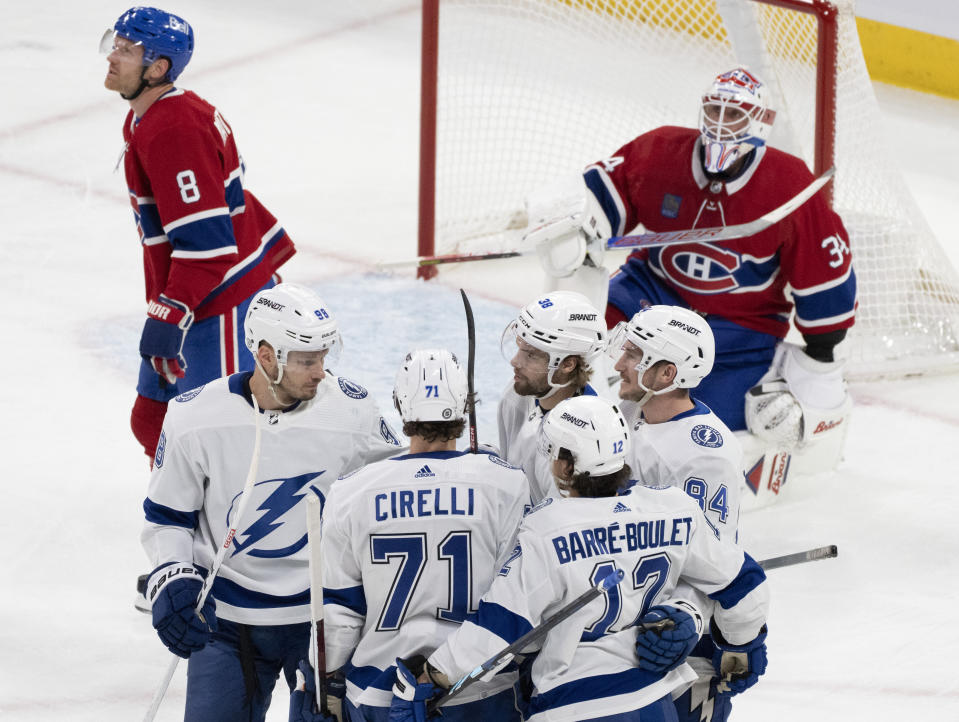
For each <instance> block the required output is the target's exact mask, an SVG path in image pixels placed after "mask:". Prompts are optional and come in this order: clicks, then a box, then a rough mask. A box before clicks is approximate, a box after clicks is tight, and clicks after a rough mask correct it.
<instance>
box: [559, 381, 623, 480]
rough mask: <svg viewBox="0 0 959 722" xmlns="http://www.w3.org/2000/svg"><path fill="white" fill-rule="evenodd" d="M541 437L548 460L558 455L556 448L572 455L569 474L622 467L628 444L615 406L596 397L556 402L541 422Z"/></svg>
mask: <svg viewBox="0 0 959 722" xmlns="http://www.w3.org/2000/svg"><path fill="white" fill-rule="evenodd" d="M543 437H544V441H545V444H546V448H545V449H544V450H545V451H546V452H547V453H548V454H549V457H550V459H551V460H553V461H555V460H556V459H558V458H559V452H560V449H567V450H568V451H569V452H570V453H571V454H572V455H573V474H583V473H588V474H590V475H592V476H605V475H607V474H613V473H615V472H617V471H619V470H620V469H622V468H623V466H625V464H626V457H627V455H628V454H629V452H630V447H631V442H630V438H629V426H628V425H627V423H626V419H625V418H624V417H623V414H622V412H621V411H620V410H619V407H617V406H616V405H615V404H613V403H612V402H610V401H608V400H607V399H604V398H601V397H599V396H574V397H573V398H571V399H566V400H565V401H561V402H559V403H558V404H557V405H556V408H554V409H553V410H552V411H550V412H549V414H548V415H547V416H546V420H545V421H544V422H543Z"/></svg>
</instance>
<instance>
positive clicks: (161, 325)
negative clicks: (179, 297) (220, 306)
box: [140, 294, 193, 384]
mask: <svg viewBox="0 0 959 722" xmlns="http://www.w3.org/2000/svg"><path fill="white" fill-rule="evenodd" d="M192 325H193V312H192V311H191V310H190V309H189V308H187V306H186V305H185V304H183V303H180V302H179V301H175V300H173V299H172V298H167V297H166V296H164V295H162V294H161V295H160V297H159V298H158V299H157V300H156V301H150V303H149V304H148V305H147V320H146V323H145V324H144V325H143V333H142V334H141V335H140V355H141V356H142V357H143V358H145V359H146V360H147V361H149V362H150V364H151V365H152V366H153V370H154V371H156V372H157V374H159V375H160V377H161V378H163V379H164V380H165V381H166V382H167V383H169V384H175V383H176V381H177V379H182V378H183V377H184V375H185V374H186V359H185V358H184V357H183V341H184V340H185V339H186V333H187V331H189V330H190V326H192Z"/></svg>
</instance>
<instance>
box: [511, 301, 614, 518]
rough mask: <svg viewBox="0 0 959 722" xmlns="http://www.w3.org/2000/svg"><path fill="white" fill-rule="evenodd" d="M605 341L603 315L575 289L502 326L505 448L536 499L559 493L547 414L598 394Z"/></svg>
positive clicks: (527, 309) (537, 303) (529, 308)
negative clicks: (547, 445)
mask: <svg viewBox="0 0 959 722" xmlns="http://www.w3.org/2000/svg"><path fill="white" fill-rule="evenodd" d="M605 342H606V322H605V321H604V320H603V315H602V314H601V313H600V312H599V311H597V310H596V308H595V307H594V306H593V305H592V304H591V303H590V302H589V301H588V300H587V299H586V297H585V296H583V295H581V294H579V293H575V292H573V291H555V292H553V293H549V294H546V295H544V296H541V297H539V298H537V299H536V300H535V301H532V302H531V303H529V304H527V305H526V306H525V307H524V308H523V309H522V310H521V311H520V314H519V316H517V318H516V319H515V320H514V321H512V322H511V323H510V324H509V325H508V326H507V327H506V329H505V331H504V332H503V337H502V339H501V341H500V346H501V349H502V352H503V357H504V358H505V359H507V360H509V362H510V365H511V366H512V367H513V382H512V383H511V384H510V385H509V386H507V387H506V390H505V391H504V392H503V396H502V398H501V400H500V402H499V408H498V420H499V443H500V453H501V454H502V456H503V458H504V459H506V460H507V461H508V462H509V463H510V464H512V465H513V466H518V467H520V468H521V469H523V471H525V472H526V476H527V478H528V479H529V483H530V489H531V490H532V496H533V503H534V504H538V503H539V502H540V501H541V500H542V499H544V498H545V497H547V496H556V486H555V484H554V483H553V475H552V473H551V472H550V463H549V459H548V458H547V456H546V455H545V454H543V452H542V451H541V449H540V447H541V445H542V443H541V433H540V428H541V426H542V424H543V421H544V419H545V418H546V416H547V415H548V414H549V412H550V409H552V408H554V407H555V406H556V405H557V404H558V403H560V402H561V401H563V400H564V399H568V398H571V397H573V396H578V395H581V394H584V395H595V394H596V391H595V390H594V388H593V387H592V386H590V384H589V380H590V377H591V375H592V372H593V366H594V364H595V363H596V361H597V360H598V359H599V358H600V356H601V355H602V351H603V349H604V348H605Z"/></svg>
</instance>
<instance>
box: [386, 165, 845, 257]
mask: <svg viewBox="0 0 959 722" xmlns="http://www.w3.org/2000/svg"><path fill="white" fill-rule="evenodd" d="M835 174H836V169H835V168H830V169H829V170H827V171H826V172H825V173H823V174H822V175H821V176H819V177H818V178H816V179H815V180H814V181H813V182H812V183H810V184H809V185H808V186H806V187H805V188H803V189H802V190H801V191H800V192H799V193H797V194H796V195H795V196H793V197H792V198H790V199H789V200H788V201H786V202H785V203H783V204H782V205H781V206H779V207H778V208H774V209H773V210H771V211H769V212H768V213H765V214H764V215H762V216H760V217H759V218H757V219H756V220H754V221H749V222H748V223H740V224H737V225H733V226H714V227H711V228H690V229H687V230H682V231H648V232H645V233H637V234H632V235H628V236H613V237H612V238H610V239H608V240H607V241H606V248H607V249H612V248H654V247H659V246H670V245H673V244H678V243H709V242H712V241H729V240H733V239H735V238H745V237H747V236H752V235H755V234H756V233H760V232H761V231H764V230H766V229H767V228H769V227H770V226H773V225H775V224H776V223H779V222H780V221H781V220H783V219H784V218H786V217H787V216H789V215H790V214H791V213H792V212H793V211H795V210H796V209H797V208H799V207H800V206H801V205H803V204H804V203H805V202H806V201H808V200H809V199H810V198H812V197H813V196H814V195H816V193H818V192H819V191H820V190H822V188H823V186H825V185H826V184H827V183H828V182H829V181H830V180H831V179H832V177H833V176H834V175H835ZM557 220H558V219H557ZM535 253H536V249H535V248H528V249H523V250H517V251H491V252H488V253H484V252H478V253H449V254H445V255H440V256H420V257H419V258H415V259H411V260H404V261H390V262H385V263H381V264H379V265H380V268H383V269H390V268H402V267H408V266H417V267H423V266H436V265H439V264H443V263H467V262H470V261H493V260H496V259H500V258H516V257H517V256H529V255H533V254H535Z"/></svg>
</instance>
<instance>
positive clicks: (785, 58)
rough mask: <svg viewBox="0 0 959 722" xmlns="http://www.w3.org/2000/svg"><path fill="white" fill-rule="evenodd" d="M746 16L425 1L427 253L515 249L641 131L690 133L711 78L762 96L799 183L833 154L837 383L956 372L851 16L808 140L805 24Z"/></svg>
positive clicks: (689, 6)
mask: <svg viewBox="0 0 959 722" xmlns="http://www.w3.org/2000/svg"><path fill="white" fill-rule="evenodd" d="M768 2H769V3H772V4H767V2H763V0H759V1H758V2H751V1H749V0H621V1H616V0H442V1H441V2H440V6H439V8H440V11H439V51H438V68H439V71H438V73H439V80H438V83H437V96H438V100H437V106H436V107H437V151H436V176H435V180H436V227H435V247H436V252H437V253H449V252H454V251H456V252H463V251H470V250H478V249H484V250H487V249H494V248H515V247H517V246H518V244H519V239H520V237H521V236H522V233H523V230H524V229H525V225H526V218H525V214H524V207H523V201H524V199H525V197H526V196H527V195H529V194H530V193H531V192H533V191H534V190H536V189H539V188H542V187H543V186H546V185H548V184H550V183H552V182H554V181H556V180H557V179H558V178H561V177H563V176H566V175H569V174H572V173H576V172H579V171H581V170H582V169H583V167H585V166H586V165H587V164H588V163H590V162H593V161H596V160H599V159H601V158H604V157H606V156H608V155H609V154H611V153H612V152H613V151H615V150H616V149H617V148H619V147H620V146H621V145H622V144H623V143H625V142H626V141H628V140H630V139H631V138H633V137H635V136H636V135H639V134H640V133H642V132H645V131H647V130H650V129H652V128H654V127H657V126H660V125H665V124H671V125H686V126H694V125H695V123H696V120H697V113H698V103H699V98H700V95H701V93H702V91H703V90H704V88H705V87H706V86H707V84H708V83H709V81H710V80H711V79H712V78H713V77H714V76H715V75H716V74H717V73H718V72H721V71H723V70H727V69H729V68H731V67H733V66H734V65H736V64H737V63H741V62H745V63H746V64H748V65H749V66H750V67H752V68H753V69H754V70H756V71H757V72H758V73H759V75H760V77H761V78H762V79H763V80H764V81H765V82H766V83H767V85H769V86H771V87H772V89H773V90H774V91H775V95H777V96H778V97H777V99H776V107H777V109H778V111H779V113H778V115H777V120H776V128H775V132H774V135H773V137H772V139H771V143H772V144H773V145H776V146H778V147H781V148H783V149H785V150H787V151H789V152H792V153H795V154H797V155H799V156H801V157H803V158H804V159H805V160H806V162H807V164H809V166H810V168H812V169H813V170H815V167H814V166H815V163H814V159H815V152H816V150H815V149H816V146H817V139H818V141H819V142H820V144H821V143H822V142H823V140H824V138H823V135H824V134H825V135H826V136H829V135H831V136H832V137H833V139H834V143H835V155H834V163H835V166H836V169H837V174H836V180H835V183H834V205H835V207H836V209H837V211H838V212H839V213H840V215H841V216H842V218H843V221H844V222H845V224H846V227H847V229H848V230H849V233H850V236H851V239H852V250H853V259H854V264H855V268H856V272H857V275H858V280H859V312H858V316H857V321H856V326H855V327H854V329H853V330H852V331H851V333H850V336H849V340H848V341H847V342H846V343H844V344H843V347H844V348H843V354H844V355H846V356H847V357H848V359H849V363H848V366H847V372H848V375H849V376H850V377H851V378H875V377H882V376H891V377H892V376H903V375H909V374H915V373H928V372H931V371H935V370H942V369H949V368H957V367H959V275H957V273H956V271H955V270H954V269H953V268H952V267H951V265H950V263H949V261H948V259H947V257H946V256H945V254H944V253H943V252H942V249H941V248H940V246H939V244H938V243H937V241H936V239H935V238H934V237H933V235H932V232H931V231H930V230H929V227H928V225H927V224H926V222H925V221H924V219H923V218H922V216H921V214H920V212H919V210H918V208H917V206H916V204H915V202H914V201H913V200H912V198H911V197H910V195H909V192H908V190H907V189H906V187H905V185H904V182H903V180H902V178H901V176H900V175H899V173H898V172H897V171H896V170H895V169H894V168H892V167H891V166H890V165H889V163H888V159H889V157H890V156H891V154H890V153H888V152H885V151H884V150H883V149H884V148H886V147H887V146H886V144H885V141H884V139H883V137H882V131H881V128H880V120H879V117H880V116H879V109H878V105H877V103H876V99H875V95H874V93H873V90H872V86H871V83H870V80H869V76H868V73H867V71H866V66H865V62H864V60H863V56H862V50H861V48H860V45H859V40H858V34H857V31H856V24H855V17H854V15H853V10H854V8H853V4H852V0H839V2H836V3H834V4H835V5H837V6H838V8H839V10H840V13H839V32H838V58H837V62H836V64H835V66H834V68H833V66H832V63H831V61H827V62H826V67H828V68H832V69H831V71H830V72H834V73H835V77H836V81H837V93H836V99H837V102H836V107H835V113H834V115H833V114H829V117H827V118H826V123H825V126H821V127H824V130H822V131H819V132H817V126H816V108H817V92H816V91H817V79H816V70H817V67H823V61H821V60H819V58H818V53H819V47H820V43H819V39H820V34H819V27H818V24H817V20H816V18H815V16H813V15H810V14H806V13H801V12H795V11H793V10H787V9H783V8H781V7H778V6H777V5H776V4H775V0H768Z"/></svg>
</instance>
